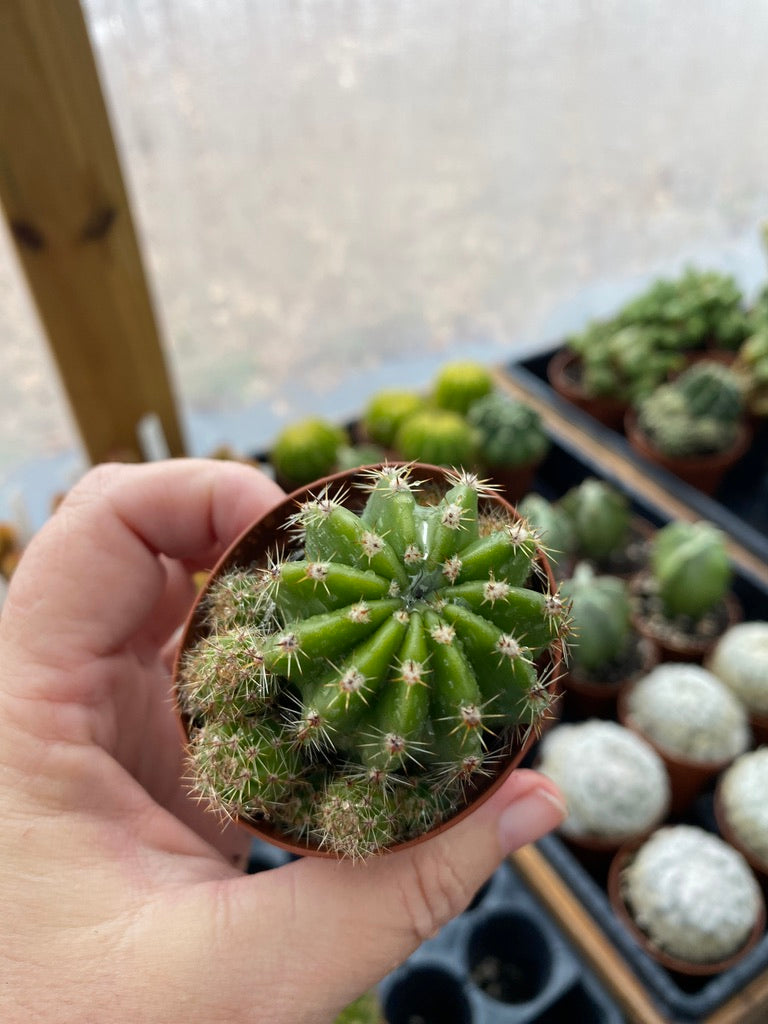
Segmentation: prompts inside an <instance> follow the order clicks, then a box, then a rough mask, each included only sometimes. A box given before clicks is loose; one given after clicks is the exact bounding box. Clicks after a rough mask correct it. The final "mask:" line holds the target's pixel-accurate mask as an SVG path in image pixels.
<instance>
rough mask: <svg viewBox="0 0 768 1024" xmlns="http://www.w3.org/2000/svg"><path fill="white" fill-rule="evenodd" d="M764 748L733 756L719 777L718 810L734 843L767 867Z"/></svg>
mask: <svg viewBox="0 0 768 1024" xmlns="http://www.w3.org/2000/svg"><path fill="white" fill-rule="evenodd" d="M767 794H768V747H759V748H758V749H757V750H751V751H749V753H746V754H742V755H741V757H739V758H737V759H736V760H735V761H734V762H733V764H732V765H731V766H730V768H729V769H728V770H727V771H726V772H725V774H724V775H723V777H722V778H721V780H720V784H719V788H718V797H719V800H720V809H721V812H722V814H723V816H724V818H725V820H726V822H727V824H728V825H729V827H730V829H731V831H732V832H733V836H734V840H735V842H736V843H737V844H738V845H740V846H741V847H742V848H743V849H744V850H745V851H746V852H747V853H748V854H751V855H753V856H754V857H756V858H757V859H758V860H760V861H762V863H763V864H765V865H766V867H767V868H768V799H766V795H767Z"/></svg>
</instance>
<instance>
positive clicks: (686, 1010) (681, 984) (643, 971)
mask: <svg viewBox="0 0 768 1024" xmlns="http://www.w3.org/2000/svg"><path fill="white" fill-rule="evenodd" d="M590 476H592V477H594V476H599V477H602V478H603V479H605V478H606V474H605V472H604V471H603V468H602V467H601V466H598V465H597V464H595V463H592V462H591V461H590V460H589V458H588V457H587V456H586V455H585V454H584V453H583V452H581V451H579V449H578V445H577V444H576V443H575V442H572V441H569V440H568V439H562V438H558V439H557V440H556V441H554V443H553V446H552V449H551V451H550V454H549V455H548V456H547V458H546V460H545V461H544V463H542V465H541V467H540V469H539V472H538V475H537V478H536V480H535V481H534V485H533V489H535V490H537V491H539V493H541V494H544V496H545V497H548V498H550V499H555V498H558V497H560V496H561V495H562V494H563V493H564V492H565V491H566V490H568V489H569V488H570V487H572V486H574V485H576V484H578V483H581V481H582V480H584V479H585V478H587V477H590ZM611 482H612V483H614V484H615V485H616V486H617V487H619V489H621V490H622V491H623V492H624V493H625V494H627V496H628V497H629V498H630V500H631V502H632V507H633V510H634V511H635V513H636V514H638V515H640V516H642V517H643V518H644V519H646V520H648V521H649V522H651V523H652V524H654V525H656V526H661V525H663V524H664V523H665V522H667V521H668V517H667V516H666V515H665V514H664V513H663V512H662V511H660V510H659V509H658V508H657V507H656V506H655V505H654V504H653V502H652V501H651V500H650V499H648V498H647V496H645V495H644V494H642V493H641V492H639V491H634V490H632V489H630V488H628V487H627V486H626V485H624V484H622V483H620V482H618V481H616V480H612V481H611ZM734 572H735V578H734V586H733V589H734V591H735V592H736V594H737V595H738V597H739V600H740V601H741V603H742V605H743V608H744V613H745V617H746V618H748V619H768V587H766V585H765V584H764V583H763V581H762V580H760V579H758V578H756V577H755V576H753V575H752V574H751V573H750V572H749V571H748V570H746V569H742V568H741V567H738V566H734ZM532 757H535V752H534V754H533V755H532ZM685 820H687V821H689V822H691V823H695V824H697V825H699V826H701V827H703V828H707V829H709V830H711V831H715V830H716V826H715V821H714V814H713V813H712V805H711V791H710V792H709V793H705V794H704V795H703V796H702V797H701V798H700V799H699V800H697V801H696V803H695V804H694V805H692V806H691V807H690V808H689V810H688V812H687V814H686V819H685ZM537 846H538V849H539V850H540V852H541V853H543V854H544V856H545V857H546V858H547V859H548V860H549V861H550V863H551V864H552V866H553V867H554V868H555V870H556V871H557V873H558V874H559V875H560V876H561V877H562V878H563V879H564V880H565V881H566V882H567V884H568V886H569V888H570V889H571V891H572V892H573V893H574V894H575V895H576V896H577V897H578V898H579V899H580V901H581V902H582V904H583V905H584V907H585V909H586V910H587V911H588V912H589V913H590V915H591V916H592V917H593V919H594V920H595V922H596V923H597V924H598V925H599V926H600V928H601V929H602V930H603V931H604V932H605V934H606V935H607V936H608V938H609V939H610V940H611V941H612V943H613V944H614V945H615V947H616V948H617V950H618V951H619V952H620V953H621V954H622V955H623V956H624V958H625V959H626V960H627V962H628V963H629V964H630V966H631V967H632V969H633V970H634V972H635V973H636V974H637V976H638V978H639V979H640V980H641V982H642V983H643V985H644V987H645V989H646V991H647V992H648V994H649V995H650V996H651V998H652V1000H653V1001H654V1002H655V1003H656V1004H657V1006H658V1008H659V1010H660V1011H661V1012H663V1013H665V1014H666V1015H668V1016H669V1017H670V1019H671V1020H675V1021H691V1022H693V1021H701V1020H703V1019H705V1018H706V1017H707V1016H708V1015H709V1014H711V1013H713V1012H714V1011H715V1010H716V1009H717V1008H718V1007H720V1006H721V1005H722V1004H723V1003H724V1002H726V1001H727V1000H728V999H730V998H731V997H733V996H735V995H736V994H737V993H738V992H739V991H740V990H741V989H742V988H743V987H744V985H745V984H746V983H747V982H748V981H749V980H751V979H752V978H753V977H755V976H756V975H757V974H759V973H760V972H762V971H764V970H768V932H767V933H766V934H765V935H764V936H763V938H762V940H761V941H760V942H759V943H758V945H757V946H756V947H755V949H754V950H753V951H752V952H751V953H750V954H749V955H748V956H746V957H745V958H744V959H743V960H741V961H740V962H739V963H738V964H737V965H736V966H734V967H732V968H730V969H729V970H727V971H724V972H722V973H721V974H718V975H715V976H713V977H711V978H704V979H697V980H693V981H692V980H691V979H683V978H681V977H679V976H677V975H674V974H672V973H671V972H669V971H667V970H666V969H665V968H663V967H661V966H659V965H658V964H657V963H656V962H655V961H654V960H652V959H651V958H650V957H649V956H648V955H647V954H646V953H644V952H643V950H642V949H641V948H640V947H639V946H638V944H637V943H636V941H635V940H634V938H633V937H632V935H631V934H630V932H629V931H628V929H627V928H626V927H625V926H624V925H623V924H622V923H621V921H620V920H619V919H618V918H617V917H616V915H615V914H614V912H613V910H612V909H611V906H610V903H609V900H608V896H607V893H606V889H605V884H604V881H605V880H604V879H603V878H601V877H600V876H599V873H598V874H591V873H590V871H588V870H587V869H586V868H585V867H584V866H583V865H582V864H581V862H580V861H579V860H578V859H577V857H576V856H575V855H574V854H573V853H572V852H571V851H570V849H569V848H568V847H567V846H566V845H565V844H564V843H563V842H562V841H561V840H560V839H558V838H557V837H556V836H553V835H551V836H547V837H546V838H545V839H543V840H541V841H540V842H539V843H538V844H537ZM766 1014H767V1015H768V1009H767V1010H766ZM767 1019H768V1017H767Z"/></svg>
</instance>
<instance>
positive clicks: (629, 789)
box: [538, 719, 670, 845]
mask: <svg viewBox="0 0 768 1024" xmlns="http://www.w3.org/2000/svg"><path fill="white" fill-rule="evenodd" d="M538 767H539V769H540V771H542V772H543V773H544V774H545V775H548V776H549V777H550V778H551V779H552V780H553V781H554V782H556V783H557V785H558V787H559V788H560V790H561V791H562V793H563V795H564V796H565V798H566V802H567V804H568V817H567V818H566V820H565V821H564V822H563V824H562V825H561V826H560V829H561V832H562V833H563V834H564V835H566V836H571V837H573V838H575V839H578V838H582V837H584V838H597V839H605V840H607V841H614V840H615V842H616V844H617V845H618V844H619V843H621V842H623V841H625V840H627V839H630V838H632V837H634V836H639V835H642V834H643V833H645V832H647V831H648V830H649V829H651V828H653V826H654V825H656V824H658V823H659V821H660V820H661V819H662V818H663V816H664V814H665V813H666V810H667V807H668V805H669V799H670V787H669V779H668V777H667V771H666V769H665V767H664V764H663V762H662V760H661V758H660V757H659V756H658V754H657V753H656V752H655V751H654V750H653V749H652V748H651V747H650V746H649V745H648V744H647V743H646V742H645V741H644V740H643V739H641V738H640V737H639V736H636V735H635V734H634V733H632V732H630V730H629V729H625V728H624V727H623V726H621V725H618V724H617V723H615V722H604V721H599V720H597V719H594V720H591V721H587V722H580V723H579V724H577V725H559V726H557V727H555V728H554V729H552V730H551V731H550V732H549V733H548V734H547V735H546V736H545V737H544V740H543V741H542V745H541V757H540V761H539V764H538Z"/></svg>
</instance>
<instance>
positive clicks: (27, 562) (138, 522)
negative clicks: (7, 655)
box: [2, 459, 284, 667]
mask: <svg viewBox="0 0 768 1024" xmlns="http://www.w3.org/2000/svg"><path fill="white" fill-rule="evenodd" d="M283 497H284V495H283V492H282V490H281V489H280V488H279V487H278V486H277V485H276V484H274V483H273V482H272V481H271V480H270V479H269V478H268V477H267V476H265V475H264V474H263V473H261V472H260V471H258V470H256V469H254V468H253V467H250V466H247V465H244V464H242V463H236V462H225V461H217V460H212V459H174V460H169V461H166V462H155V463H151V464H148V465H139V466H136V465H104V466H99V467H97V468H96V469H94V470H91V471H90V472H89V473H87V474H86V476H85V477H83V479H82V480H81V481H80V482H79V483H78V484H77V485H76V486H75V487H74V488H73V489H72V491H71V492H70V494H69V495H68V496H67V498H66V499H65V500H64V502H63V503H62V504H61V505H60V507H59V508H58V510H57V511H56V513H55V514H54V515H53V516H52V518H51V519H50V520H49V522H48V523H47V524H46V525H45V526H44V527H43V529H42V530H41V531H40V532H39V533H38V534H37V535H36V537H34V538H33V540H32V542H31V543H30V545H29V547H28V548H27V550H26V552H25V553H24V557H23V558H22V560H21V562H20V564H19V567H18V569H17V570H16V573H15V574H14V578H13V581H12V585H11V588H10V591H9V594H8V599H7V602H6V605H5V607H4V609H3V617H2V631H3V633H4V634H5V636H6V637H7V638H11V639H12V640H14V641H16V642H21V643H22V644H23V645H24V647H25V649H26V650H27V652H28V653H30V654H33V655H37V656H38V657H39V658H40V660H41V661H43V662H44V663H47V664H51V663H52V661H51V659H52V658H53V659H55V661H54V662H53V663H55V664H57V665H58V666H59V667H65V665H67V664H72V662H73V660H75V661H79V660H81V659H82V658H83V656H91V657H101V656H104V655H107V654H110V653H113V652H115V651H117V650H119V649H120V648H121V647H122V646H123V645H124V644H125V643H126V642H127V641H128V640H129V639H130V638H131V637H132V636H133V635H134V634H135V633H136V631H137V630H138V629H139V628H140V627H141V626H142V625H143V624H144V622H145V621H146V619H147V616H148V615H149V614H150V611H151V609H152V608H153V607H154V606H155V604H156V602H157V600H158V598H159V597H160V595H161V594H162V592H163V588H164V585H165V569H164V568H163V565H162V561H161V559H160V558H158V555H160V554H163V555H167V556H168V557H170V558H173V559H180V560H183V561H185V562H189V563H194V564H196V565H212V564H213V562H214V561H215V559H216V558H217V557H218V556H219V554H220V553H221V552H222V550H223V549H224V548H225V547H226V546H227V545H228V544H229V543H231V541H233V540H234V539H235V538H236V537H237V536H239V534H240V533H241V532H242V531H243V530H244V529H245V528H246V527H247V526H248V525H249V524H250V523H251V522H252V521H253V520H254V519H256V518H258V517H259V516H260V515H261V514H262V513H264V512H266V511H268V510H269V509H270V508H271V507H273V506H274V505H275V504H277V502H278V501H280V500H281V499H282V498H283Z"/></svg>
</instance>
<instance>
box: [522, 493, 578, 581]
mask: <svg viewBox="0 0 768 1024" xmlns="http://www.w3.org/2000/svg"><path fill="white" fill-rule="evenodd" d="M517 510H518V512H519V513H520V515H521V516H522V517H523V518H524V519H525V520H526V521H527V522H528V523H529V524H530V525H531V526H532V527H533V528H534V529H535V530H536V533H537V535H538V537H539V539H540V541H541V543H542V544H543V545H544V547H545V548H546V551H547V557H548V558H549V561H550V563H551V564H552V565H553V567H559V566H560V565H561V564H562V563H564V562H565V561H567V559H568V557H569V556H570V555H572V554H573V552H574V551H575V550H576V546H577V537H576V530H575V528H574V525H573V523H572V521H571V517H570V516H569V515H568V513H567V512H566V511H565V509H563V508H561V507H560V505H558V504H557V503H556V502H551V501H547V499H546V498H544V497H542V495H540V494H534V493H533V492H531V493H529V494H526V495H525V497H524V498H523V499H522V501H520V502H519V504H518V506H517Z"/></svg>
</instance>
